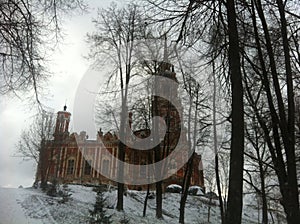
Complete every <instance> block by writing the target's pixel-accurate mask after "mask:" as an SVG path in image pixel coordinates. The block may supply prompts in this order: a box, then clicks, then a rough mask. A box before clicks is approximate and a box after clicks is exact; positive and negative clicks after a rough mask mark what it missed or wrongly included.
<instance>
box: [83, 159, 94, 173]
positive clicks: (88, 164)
mask: <svg viewBox="0 0 300 224" xmlns="http://www.w3.org/2000/svg"><path fill="white" fill-rule="evenodd" d="M91 164H92V160H85V163H84V175H90V174H91V171H92V167H91Z"/></svg>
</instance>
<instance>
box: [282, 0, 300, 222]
mask: <svg viewBox="0 0 300 224" xmlns="http://www.w3.org/2000/svg"><path fill="white" fill-rule="evenodd" d="M277 4H278V8H279V14H280V23H281V36H282V41H283V50H284V60H285V71H286V83H287V95H288V123H287V129H288V130H287V132H288V133H287V137H288V139H287V141H288V145H287V147H286V149H285V150H286V158H287V173H288V175H287V181H288V186H289V188H288V194H287V200H286V206H287V207H288V208H287V211H288V213H287V221H288V223H300V210H299V192H298V184H297V171H296V156H295V102H294V88H293V75H292V68H291V60H290V51H289V43H288V37H287V22H286V18H285V11H284V4H283V2H282V0H277Z"/></svg>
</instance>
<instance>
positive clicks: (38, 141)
mask: <svg viewBox="0 0 300 224" xmlns="http://www.w3.org/2000/svg"><path fill="white" fill-rule="evenodd" d="M54 126H55V119H54V114H53V113H50V112H45V111H44V112H43V113H40V114H37V115H36V116H35V117H34V121H33V123H32V124H31V125H30V126H29V128H28V129H27V130H23V131H22V133H21V136H20V140H19V142H18V144H17V151H16V156H19V157H22V158H23V159H24V160H34V161H35V162H36V164H37V172H36V180H35V181H38V179H39V178H40V180H41V187H42V188H44V187H45V186H46V184H47V176H46V173H47V169H48V167H47V164H48V162H47V161H45V158H46V154H45V153H47V152H46V149H47V143H48V141H50V140H52V138H53V133H54Z"/></svg>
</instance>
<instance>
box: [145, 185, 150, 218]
mask: <svg viewBox="0 0 300 224" xmlns="http://www.w3.org/2000/svg"><path fill="white" fill-rule="evenodd" d="M149 193H150V184H148V185H147V193H146V197H145V201H144V209H143V217H145V216H146V211H147V201H148V198H149Z"/></svg>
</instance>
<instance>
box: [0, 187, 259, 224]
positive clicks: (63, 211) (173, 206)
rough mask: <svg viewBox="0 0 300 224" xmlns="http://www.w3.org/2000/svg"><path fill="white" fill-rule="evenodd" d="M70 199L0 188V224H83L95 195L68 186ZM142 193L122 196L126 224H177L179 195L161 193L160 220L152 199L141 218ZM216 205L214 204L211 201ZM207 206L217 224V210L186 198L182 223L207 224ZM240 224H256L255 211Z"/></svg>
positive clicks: (116, 215)
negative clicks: (161, 211)
mask: <svg viewBox="0 0 300 224" xmlns="http://www.w3.org/2000/svg"><path fill="white" fill-rule="evenodd" d="M69 188H70V191H71V193H72V196H71V200H70V201H68V202H66V203H60V201H61V198H59V197H55V198H53V197H50V196H47V195H46V194H45V193H43V192H41V191H40V190H37V189H33V188H24V189H23V188H19V189H9V188H0V224H26V223H29V224H36V223H54V224H56V223H58V224H60V223H87V222H86V220H87V216H88V213H89V212H88V209H91V208H92V207H93V204H94V202H95V195H96V194H95V192H93V191H92V188H91V187H84V186H78V185H70V186H69ZM106 196H107V204H108V206H112V207H113V206H115V205H116V196H117V192H116V191H115V190H114V191H111V192H107V193H106ZM144 198H145V192H138V191H129V192H128V194H127V196H126V197H124V205H125V206H124V207H125V215H126V217H128V218H129V220H130V222H129V223H135V224H139V223H141V224H142V223H145V224H146V223H149V224H160V223H178V216H179V200H180V194H176V193H165V194H164V199H163V208H164V209H163V215H164V220H157V219H156V218H155V199H149V200H148V208H147V217H145V218H143V217H142V212H143V201H144ZM215 203H217V202H215ZM209 207H210V214H211V215H210V223H220V215H219V209H218V207H217V206H216V205H212V206H209V204H208V200H207V199H206V198H205V197H200V196H189V197H188V201H187V205H186V219H185V220H186V223H191V224H194V223H195V224H200V223H201V224H204V223H208V222H207V219H208V209H209ZM107 212H108V214H112V215H113V216H112V219H113V220H114V223H120V219H121V218H122V217H123V216H124V214H123V213H122V212H117V211H116V210H114V209H107ZM243 223H249V224H251V223H258V222H257V211H255V210H251V208H249V207H248V208H247V209H245V212H244V214H243Z"/></svg>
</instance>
